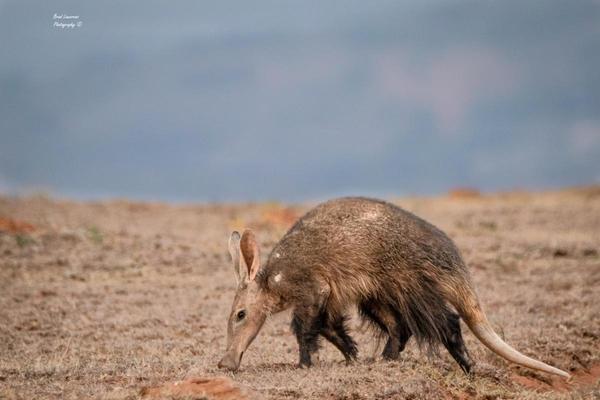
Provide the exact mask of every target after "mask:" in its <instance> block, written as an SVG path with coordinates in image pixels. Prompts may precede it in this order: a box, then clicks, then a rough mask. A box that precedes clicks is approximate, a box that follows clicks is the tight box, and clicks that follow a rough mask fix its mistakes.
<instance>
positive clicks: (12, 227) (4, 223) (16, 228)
mask: <svg viewBox="0 0 600 400" xmlns="http://www.w3.org/2000/svg"><path fill="white" fill-rule="evenodd" d="M33 231H35V227H34V226H33V225H31V224H29V223H27V222H24V221H19V220H16V219H12V218H3V217H0V232H8V233H12V234H19V233H31V232H33Z"/></svg>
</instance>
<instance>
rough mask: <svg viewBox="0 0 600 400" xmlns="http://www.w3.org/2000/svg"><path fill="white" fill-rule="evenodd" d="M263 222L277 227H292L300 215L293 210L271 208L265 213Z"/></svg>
mask: <svg viewBox="0 0 600 400" xmlns="http://www.w3.org/2000/svg"><path fill="white" fill-rule="evenodd" d="M262 216H263V221H264V222H265V223H266V224H270V225H273V226H276V227H290V226H292V225H293V224H294V222H296V220H297V219H298V217H299V215H298V213H297V212H296V211H294V210H292V209H291V208H287V207H283V208H270V209H267V210H265V211H263V215H262Z"/></svg>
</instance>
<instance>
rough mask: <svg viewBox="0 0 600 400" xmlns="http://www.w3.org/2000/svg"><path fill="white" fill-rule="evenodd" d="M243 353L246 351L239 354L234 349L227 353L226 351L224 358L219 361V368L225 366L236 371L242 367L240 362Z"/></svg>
mask: <svg viewBox="0 0 600 400" xmlns="http://www.w3.org/2000/svg"><path fill="white" fill-rule="evenodd" d="M243 354H244V352H242V353H240V354H239V355H238V354H235V353H234V352H232V351H228V352H227V353H225V355H224V356H223V358H221V361H219V364H217V365H218V367H219V368H225V369H228V370H230V371H235V370H237V369H238V368H239V367H240V362H241V361H242V355H243Z"/></svg>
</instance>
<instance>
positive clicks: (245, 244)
mask: <svg viewBox="0 0 600 400" xmlns="http://www.w3.org/2000/svg"><path fill="white" fill-rule="evenodd" d="M240 251H241V254H242V257H241V262H240V264H243V265H244V266H245V268H246V271H247V276H246V281H248V282H249V281H252V280H254V278H256V274H257V273H258V270H259V269H260V253H259V250H258V243H257V242H256V237H255V236H254V233H252V231H251V230H250V229H246V230H245V231H244V233H243V234H242V238H241V239H240ZM241 269H243V268H240V270H241Z"/></svg>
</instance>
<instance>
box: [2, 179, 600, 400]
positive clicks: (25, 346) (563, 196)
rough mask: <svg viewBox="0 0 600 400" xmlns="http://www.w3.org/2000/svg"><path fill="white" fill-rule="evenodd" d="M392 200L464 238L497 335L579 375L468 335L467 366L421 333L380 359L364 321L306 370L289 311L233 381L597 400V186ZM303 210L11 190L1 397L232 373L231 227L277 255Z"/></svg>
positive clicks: (283, 392) (104, 393)
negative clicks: (429, 347) (420, 340)
mask: <svg viewBox="0 0 600 400" xmlns="http://www.w3.org/2000/svg"><path fill="white" fill-rule="evenodd" d="M396 202H397V203H399V204H401V205H402V206H404V207H405V208H407V209H409V210H412V211H413V212H415V213H417V214H419V215H421V216H423V217H425V218H426V219H428V220H430V221H431V222H433V223H434V224H436V225H438V226H439V227H441V228H442V229H444V230H445V231H446V232H447V233H448V234H449V235H450V236H451V237H452V238H453V239H454V240H455V241H456V243H457V244H458V246H459V248H460V249H461V251H462V253H463V255H464V257H465V259H466V260H467V262H468V264H469V265H470V267H471V270H472V274H473V278H474V281H475V283H476V287H477V288H478V291H479V294H480V297H481V300H482V302H483V304H484V306H485V309H486V310H487V313H488V315H489V318H490V320H491V321H492V323H493V325H494V326H495V328H496V329H497V331H498V332H499V333H500V334H501V335H502V336H503V337H504V338H505V339H506V340H507V341H508V342H509V343H511V344H513V345H514V346H515V347H516V348H518V349H520V350H522V351H523V352H525V353H527V354H529V355H532V356H534V357H535V358H539V359H541V360H544V361H546V362H548V363H551V364H553V365H556V366H559V367H561V368H563V369H567V370H570V371H573V372H575V373H576V378H575V380H574V382H573V383H571V384H565V383H564V382H562V381H561V380H560V379H553V378H552V379H550V378H549V377H548V376H546V375H542V374H537V373H532V372H530V371H527V370H524V369H520V368H518V367H515V366H512V365H509V364H508V363H506V362H505V361H503V360H501V359H499V358H498V357H496V356H494V355H493V354H492V353H491V352H490V351H488V350H486V349H485V348H484V347H483V346H482V345H480V344H479V343H478V342H477V341H476V339H475V338H474V337H473V335H471V334H470V333H466V340H467V346H468V347H469V349H470V351H471V354H472V356H473V358H474V359H475V360H476V361H477V367H476V368H475V372H474V374H473V376H472V377H467V376H465V375H463V374H462V373H461V372H460V370H459V368H458V367H457V365H456V364H454V362H453V361H452V360H451V359H450V357H449V356H448V355H447V354H446V353H445V352H442V353H441V357H435V356H433V357H428V356H427V355H426V354H421V353H420V352H419V350H418V349H417V348H416V346H415V345H414V343H412V342H410V343H409V345H408V347H407V349H406V351H405V353H404V356H403V360H402V361H401V362H384V361H382V360H381V359H380V358H379V357H375V358H373V356H374V355H375V356H376V355H377V353H376V343H375V341H374V340H373V339H372V338H371V336H369V334H368V333H367V332H363V331H361V330H360V327H359V326H358V324H355V326H356V328H355V331H354V335H355V337H356V338H357V339H358V341H359V345H360V350H361V355H360V359H359V362H358V363H356V364H355V365H352V366H345V365H343V364H341V363H340V362H341V361H342V356H341V355H340V354H339V353H338V352H337V351H336V350H335V349H334V348H333V347H331V346H330V345H329V344H324V346H323V348H322V349H321V351H320V353H319V357H318V361H317V362H316V366H315V367H314V368H312V369H309V370H299V369H296V367H295V363H296V357H297V354H296V352H297V346H296V343H295V340H294V338H293V336H292V335H291V333H290V330H289V314H283V315H278V316H275V317H274V318H273V319H272V320H271V321H270V323H268V324H267V326H265V328H264V329H263V331H262V332H261V334H260V335H259V337H258V338H257V340H256V342H255V343H254V344H253V345H252V347H251V348H250V349H249V350H248V351H247V352H246V355H245V356H244V360H243V364H242V369H241V371H239V372H238V373H236V374H235V375H233V374H228V376H229V377H230V378H232V379H233V380H234V381H235V382H237V384H239V385H242V386H243V387H246V388H249V389H250V390H253V391H256V392H257V393H259V394H260V396H261V397H264V398H271V399H279V398H283V399H296V398H320V399H363V398H364V399H383V398H396V399H403V398H409V399H417V398H445V399H452V398H456V399H465V398H479V399H496V398H519V399H521V398H552V399H554V398H600V385H599V382H598V379H599V375H600V368H599V367H600V353H599V350H600V290H599V289H600V189H598V188H588V189H578V190H568V191H562V192H555V193H543V194H527V193H512V194H507V195H494V196H479V195H477V193H474V192H470V191H457V192H455V193H453V194H452V195H449V196H445V197H440V198H429V199H416V198H412V199H397V200H396ZM309 206H310V205H302V206H293V207H292V206H285V205H280V204H276V203H265V204H246V205H189V206H187V205H178V206H173V205H165V204H148V203H132V202H128V201H111V202H99V203H77V202H70V201H58V200H51V199H48V198H46V197H43V196H40V197H30V198H24V199H15V198H7V197H0V398H8V399H12V398H16V399H19V398H24V399H33V398H36V399H39V398H73V399H81V398H108V399H129V398H138V397H139V396H140V395H141V393H142V389H143V388H148V387H152V386H156V385H159V384H161V383H164V382H169V381H177V380H182V379H185V378H190V377H196V376H205V377H206V376H209V377H210V376H218V375H223V374H224V373H223V372H221V371H220V370H218V369H216V367H215V365H216V363H217V361H218V360H219V357H220V355H221V353H222V351H223V349H224V345H225V322H226V317H227V314H228V311H229V307H230V303H231V300H232V296H233V292H234V277H233V272H232V268H231V265H230V262H229V259H228V253H227V250H226V249H227V246H226V242H227V238H228V235H229V232H230V231H231V230H232V229H234V228H235V229H238V228H242V227H245V226H250V227H253V228H254V229H255V231H256V232H257V234H258V236H259V238H260V239H261V241H262V246H263V252H268V250H269V249H270V248H271V247H272V246H273V245H274V243H275V241H276V240H277V239H278V238H279V237H280V236H281V235H282V234H283V233H284V231H285V230H286V229H287V227H288V226H289V225H290V224H291V222H292V221H293V220H294V219H295V218H296V217H297V216H299V215H300V214H301V213H302V212H303V211H305V210H306V209H307V207H309ZM465 329H466V328H465ZM147 391H148V389H146V392H147Z"/></svg>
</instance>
